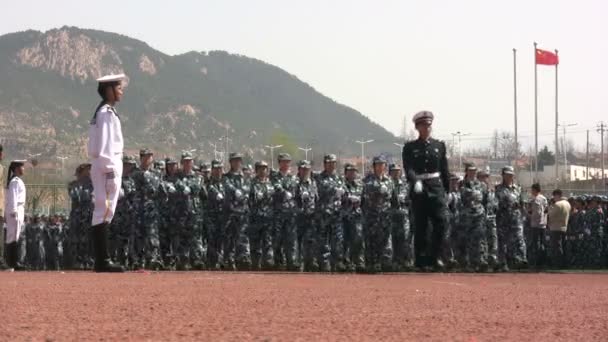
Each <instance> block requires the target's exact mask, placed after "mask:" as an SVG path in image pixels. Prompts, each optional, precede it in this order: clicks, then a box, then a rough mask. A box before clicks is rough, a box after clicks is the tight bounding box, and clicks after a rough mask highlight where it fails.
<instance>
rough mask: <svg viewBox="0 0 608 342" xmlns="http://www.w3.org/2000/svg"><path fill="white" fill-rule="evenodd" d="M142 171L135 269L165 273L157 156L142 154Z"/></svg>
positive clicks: (137, 181) (138, 175)
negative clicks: (154, 163) (161, 252)
mask: <svg viewBox="0 0 608 342" xmlns="http://www.w3.org/2000/svg"><path fill="white" fill-rule="evenodd" d="M139 157H140V169H139V170H137V171H136V172H135V173H134V174H133V180H134V182H135V186H136V189H137V196H136V197H135V205H136V212H137V222H136V229H135V230H134V232H135V234H134V237H133V241H134V244H133V246H134V251H133V252H132V253H133V259H134V262H133V268H148V269H161V268H162V267H163V265H162V262H161V258H160V241H159V236H158V226H159V214H158V199H157V198H158V196H159V195H160V190H161V188H160V174H159V173H158V171H156V170H155V169H154V168H153V167H152V165H153V162H154V154H153V153H152V151H151V150H149V149H147V148H145V149H142V150H141V151H140V152H139Z"/></svg>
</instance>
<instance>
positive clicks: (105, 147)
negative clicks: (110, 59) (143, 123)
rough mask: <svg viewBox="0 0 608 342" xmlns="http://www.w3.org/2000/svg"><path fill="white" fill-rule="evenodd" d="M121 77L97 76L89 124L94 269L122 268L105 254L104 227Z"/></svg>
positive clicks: (117, 143) (118, 138)
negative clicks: (97, 98)
mask: <svg viewBox="0 0 608 342" xmlns="http://www.w3.org/2000/svg"><path fill="white" fill-rule="evenodd" d="M124 78H125V75H124V74H120V75H108V76H104V77H101V78H99V79H97V81H98V82H99V86H98V89H97V92H98V93H99V96H101V98H102V101H101V103H100V104H99V106H98V107H97V110H96V111H95V115H94V116H93V119H92V120H91V125H90V127H89V144H88V153H89V157H90V158H91V180H92V181H93V196H94V204H95V209H94V211H93V222H92V230H93V234H92V236H93V248H94V252H95V272H124V269H123V268H122V267H121V266H118V265H114V264H112V262H111V261H110V257H109V255H108V229H109V224H110V222H112V218H113V217H114V212H115V210H116V203H117V202H118V194H119V191H120V186H121V181H122V179H121V175H122V151H123V147H124V143H123V138H122V127H121V124H120V118H119V117H118V113H117V112H116V109H115V108H114V105H115V104H116V103H117V102H119V101H120V100H121V99H122V96H123V90H122V80H124Z"/></svg>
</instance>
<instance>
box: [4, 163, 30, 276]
mask: <svg viewBox="0 0 608 342" xmlns="http://www.w3.org/2000/svg"><path fill="white" fill-rule="evenodd" d="M24 165H25V160H13V161H12V162H11V165H10V166H9V168H8V177H7V182H6V191H5V204H4V213H5V215H6V258H7V262H8V265H9V267H11V268H13V269H21V268H22V267H23V266H22V265H19V263H18V260H19V245H18V244H19V237H20V236H21V234H23V233H24V228H25V226H24V220H25V184H24V183H23V180H22V179H21V177H22V176H23V173H24V171H25V169H24Z"/></svg>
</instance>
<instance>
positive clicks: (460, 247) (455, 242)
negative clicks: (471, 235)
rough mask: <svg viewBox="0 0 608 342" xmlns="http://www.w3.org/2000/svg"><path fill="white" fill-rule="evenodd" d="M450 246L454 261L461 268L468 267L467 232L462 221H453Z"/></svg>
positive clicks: (451, 223)
mask: <svg viewBox="0 0 608 342" xmlns="http://www.w3.org/2000/svg"><path fill="white" fill-rule="evenodd" d="M450 229H451V230H452V232H451V235H450V246H451V248H452V251H453V255H454V259H455V261H456V262H457V263H458V265H459V266H460V267H466V265H467V264H468V260H467V232H466V226H465V225H463V224H461V222H460V220H458V221H457V220H451V222H450Z"/></svg>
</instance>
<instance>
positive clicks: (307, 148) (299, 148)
mask: <svg viewBox="0 0 608 342" xmlns="http://www.w3.org/2000/svg"><path fill="white" fill-rule="evenodd" d="M298 150H300V151H304V159H305V160H308V152H309V151H311V150H312V148H311V147H306V148H305V147H300V146H298Z"/></svg>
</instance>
